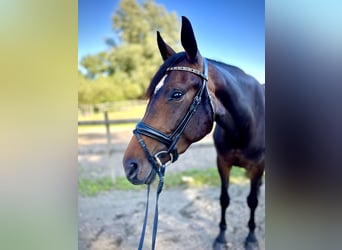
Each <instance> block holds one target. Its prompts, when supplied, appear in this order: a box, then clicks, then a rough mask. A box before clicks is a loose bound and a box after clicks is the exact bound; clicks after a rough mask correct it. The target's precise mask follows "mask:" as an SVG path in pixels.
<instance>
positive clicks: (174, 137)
mask: <svg viewBox="0 0 342 250" xmlns="http://www.w3.org/2000/svg"><path fill="white" fill-rule="evenodd" d="M174 70H177V71H186V72H190V73H193V74H195V75H197V76H199V77H201V78H202V80H203V82H202V86H201V87H200V89H199V90H198V91H197V93H196V95H195V96H194V98H193V101H192V103H191V105H190V107H189V109H188V111H187V113H186V114H185V116H184V117H183V119H182V120H181V122H180V123H179V124H178V126H177V127H176V129H175V130H174V131H173V133H172V134H171V135H167V134H165V133H163V132H161V131H159V130H157V129H155V128H153V127H151V126H149V125H147V124H146V123H144V122H142V121H141V122H139V123H138V124H137V125H136V128H135V129H134V131H133V133H134V135H135V136H136V137H137V139H138V142H139V144H140V146H141V147H142V149H143V150H144V152H145V155H146V157H147V159H148V161H149V162H150V163H151V165H152V169H153V170H152V171H151V174H153V171H155V172H156V173H157V174H158V177H159V183H158V188H157V194H156V206H155V214H154V222H153V231H152V250H154V249H155V241H156V237H157V228H158V200H159V195H160V193H161V191H162V189H163V185H164V175H165V170H166V164H165V163H162V161H161V160H160V158H159V155H161V154H164V153H166V154H167V155H169V156H170V161H171V162H175V161H176V160H177V159H178V151H177V147H176V145H177V142H178V141H179V139H180V137H181V135H182V134H183V132H184V130H185V128H186V126H187V125H188V123H189V121H190V119H191V117H192V116H193V115H194V114H195V112H196V110H197V108H198V106H199V105H200V103H201V100H202V96H203V93H204V90H206V93H207V96H208V98H209V103H210V107H211V109H212V115H213V116H214V106H213V103H212V98H211V96H210V93H209V91H208V86H207V81H208V63H207V60H206V59H205V58H203V73H202V72H200V71H199V70H196V69H193V68H190V67H184V66H174V67H169V68H167V69H166V72H167V71H174ZM141 135H145V136H148V137H150V138H152V139H154V140H157V141H159V142H161V143H162V144H164V145H165V146H166V147H167V148H168V149H167V150H166V151H160V152H158V153H156V154H155V155H152V154H151V153H150V151H149V150H148V148H147V146H146V144H145V142H144V140H143V139H142V137H141ZM149 194H150V184H148V186H147V201H146V209H145V218H144V223H143V228H142V231H141V236H140V242H139V247H138V249H139V250H142V247H143V244H144V238H145V230H146V224H147V217H148V205H149Z"/></svg>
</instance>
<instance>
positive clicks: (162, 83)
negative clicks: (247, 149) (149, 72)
mask: <svg viewBox="0 0 342 250" xmlns="http://www.w3.org/2000/svg"><path fill="white" fill-rule="evenodd" d="M166 77H167V75H165V76H163V78H162V79H161V80H160V82H158V84H157V86H156V88H155V89H154V93H153V94H154V95H155V94H156V93H157V92H158V90H159V89H160V88H161V87H163V86H164V81H165V78H166Z"/></svg>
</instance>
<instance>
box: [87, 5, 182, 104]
mask: <svg viewBox="0 0 342 250" xmlns="http://www.w3.org/2000/svg"><path fill="white" fill-rule="evenodd" d="M112 22H113V31H114V32H115V33H116V34H117V37H118V39H116V40H115V42H108V41H110V39H107V42H106V44H107V45H109V46H110V48H109V49H108V50H107V51H102V52H99V53H98V54H95V55H90V56H87V57H84V58H83V59H82V61H81V64H82V66H83V67H84V68H85V69H86V70H87V74H86V75H87V78H88V79H92V81H94V84H98V83H99V82H97V79H99V78H101V77H102V78H106V79H107V80H108V82H110V83H109V84H111V86H112V88H115V92H116V95H115V96H116V98H121V99H122V98H125V99H136V98H142V97H143V95H144V90H145V89H146V88H147V86H148V84H149V83H150V81H151V79H152V77H153V74H154V73H155V72H156V70H157V69H158V67H159V65H160V64H161V63H162V60H161V57H160V55H159V51H158V47H157V44H156V31H157V30H159V31H160V32H162V34H163V37H164V38H165V40H166V41H167V42H168V43H169V44H171V45H172V46H173V47H175V48H179V47H180V45H179V43H178V34H179V29H180V23H179V21H178V17H177V15H176V14H175V13H168V12H167V11H166V9H165V8H164V7H163V6H161V5H158V4H156V3H155V2H154V1H153V0H144V1H143V2H142V3H141V4H139V3H138V2H137V1H136V0H122V1H121V2H120V5H119V7H118V9H116V10H115V11H114V14H113V17H112ZM112 41H114V40H112ZM101 81H103V79H102V80H101ZM99 85H101V84H99ZM102 87H104V86H102ZM106 88H107V90H108V86H107V85H106ZM118 92H120V93H121V94H120V95H118V94H117V93H118ZM97 94H103V91H102V92H98V93H97ZM104 96H107V97H106V98H104V99H106V101H108V100H109V99H113V98H110V97H109V96H108V95H107V94H105V95H104ZM100 99H101V98H100ZM102 99H103V98H102ZM98 101H99V100H98Z"/></svg>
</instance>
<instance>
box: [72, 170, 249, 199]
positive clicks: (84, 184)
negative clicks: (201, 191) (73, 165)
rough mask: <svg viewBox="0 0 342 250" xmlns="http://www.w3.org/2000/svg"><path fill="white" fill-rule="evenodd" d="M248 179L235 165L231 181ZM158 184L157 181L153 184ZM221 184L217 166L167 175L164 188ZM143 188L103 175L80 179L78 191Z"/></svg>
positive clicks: (85, 192) (98, 191)
mask: <svg viewBox="0 0 342 250" xmlns="http://www.w3.org/2000/svg"><path fill="white" fill-rule="evenodd" d="M247 182H248V180H247V178H246V177H245V170H244V169H242V168H237V167H234V168H233V169H232V171H231V175H230V183H235V184H245V183H247ZM156 185H157V181H155V182H154V183H153V186H156ZM209 186H220V178H219V174H218V172H217V169H216V167H213V168H209V169H205V170H197V169H192V170H187V171H184V172H180V173H175V174H167V173H166V175H165V184H164V188H166V189H171V188H177V187H178V188H179V187H181V188H186V187H196V188H199V187H209ZM115 189H116V190H142V189H145V185H140V186H136V185H133V184H131V183H130V182H129V181H128V180H127V179H126V177H118V178H116V180H115V183H113V182H112V179H111V178H110V177H102V178H98V179H80V180H79V181H78V191H79V192H80V193H81V194H82V195H87V196H94V195H97V194H99V193H102V192H106V191H109V190H115Z"/></svg>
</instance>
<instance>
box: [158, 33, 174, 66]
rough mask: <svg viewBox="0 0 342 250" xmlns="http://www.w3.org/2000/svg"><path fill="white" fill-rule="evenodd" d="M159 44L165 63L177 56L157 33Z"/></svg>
mask: <svg viewBox="0 0 342 250" xmlns="http://www.w3.org/2000/svg"><path fill="white" fill-rule="evenodd" d="M157 43H158V48H159V51H160V54H161V56H162V58H163V60H164V61H165V60H166V59H168V58H169V57H170V56H172V55H174V54H176V52H175V51H174V50H173V49H172V48H171V47H170V46H169V45H167V44H166V43H165V42H164V40H163V38H162V37H161V35H160V33H159V31H157Z"/></svg>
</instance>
